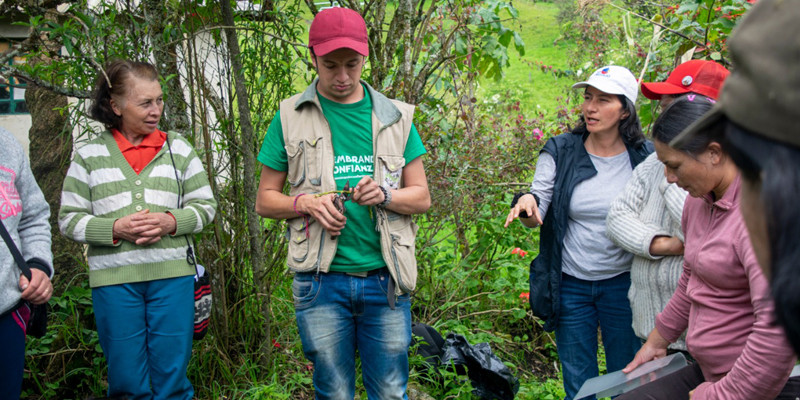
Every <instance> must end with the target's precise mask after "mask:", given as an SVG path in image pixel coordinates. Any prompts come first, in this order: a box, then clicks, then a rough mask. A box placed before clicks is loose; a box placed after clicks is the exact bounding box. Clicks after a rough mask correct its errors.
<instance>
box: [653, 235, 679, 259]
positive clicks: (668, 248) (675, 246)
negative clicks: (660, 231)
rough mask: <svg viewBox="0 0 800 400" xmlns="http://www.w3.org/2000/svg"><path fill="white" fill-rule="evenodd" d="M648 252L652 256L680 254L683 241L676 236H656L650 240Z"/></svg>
mask: <svg viewBox="0 0 800 400" xmlns="http://www.w3.org/2000/svg"><path fill="white" fill-rule="evenodd" d="M650 254H651V255H654V256H682V255H683V242H681V240H680V239H678V237H677V236H656V237H654V238H653V241H652V242H650Z"/></svg>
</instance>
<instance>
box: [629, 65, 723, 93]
mask: <svg viewBox="0 0 800 400" xmlns="http://www.w3.org/2000/svg"><path fill="white" fill-rule="evenodd" d="M729 74H730V72H729V71H728V70H727V69H725V67H723V66H722V65H720V64H718V63H715V62H714V61H707V60H691V61H687V62H685V63H683V64H681V65H678V66H677V67H676V68H675V70H674V71H672V73H671V74H669V77H667V80H666V81H665V82H647V83H642V94H643V95H644V97H647V98H648V99H650V100H661V96H663V95H665V94H683V93H689V92H693V93H697V94H702V95H703V96H706V97H710V98H712V99H715V100H716V99H717V98H718V97H719V91H720V89H722V82H724V81H725V78H727V77H728V75H729Z"/></svg>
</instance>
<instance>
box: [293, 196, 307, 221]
mask: <svg viewBox="0 0 800 400" xmlns="http://www.w3.org/2000/svg"><path fill="white" fill-rule="evenodd" d="M305 195H306V194H305V193H300V194H298V195H297V196H294V204H293V205H292V208H294V212H295V213H297V215H299V216H301V217H307V216H308V214H303V213H301V212H300V211H297V199H299V198H300V197H302V196H305Z"/></svg>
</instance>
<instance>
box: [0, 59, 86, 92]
mask: <svg viewBox="0 0 800 400" xmlns="http://www.w3.org/2000/svg"><path fill="white" fill-rule="evenodd" d="M0 73H1V74H2V75H8V76H14V77H17V78H22V79H25V80H26V81H28V82H30V83H33V84H34V85H36V86H39V87H40V88H43V89H47V90H50V91H52V92H54V93H58V94H60V95H64V96H69V97H76V98H79V99H91V98H92V92H90V91H88V90H80V89H72V88H65V87H62V86H57V85H54V84H53V83H52V82H48V81H45V80H43V79H41V78H39V77H35V76H33V75H31V74H29V73H27V72H25V71H22V70H20V69H18V68H15V67H14V66H11V65H0Z"/></svg>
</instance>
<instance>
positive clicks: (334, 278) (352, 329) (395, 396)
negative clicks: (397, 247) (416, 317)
mask: <svg viewBox="0 0 800 400" xmlns="http://www.w3.org/2000/svg"><path fill="white" fill-rule="evenodd" d="M390 279H392V278H391V277H390V276H389V274H388V272H386V270H383V271H381V272H380V273H377V274H374V275H371V276H368V277H365V278H360V277H355V276H350V275H345V274H341V273H339V274H334V273H329V274H315V273H305V274H296V275H295V276H294V282H293V283H292V292H293V295H294V304H295V315H296V316H297V327H298V328H299V331H300V340H301V341H302V342H303V352H304V353H305V356H306V358H308V359H309V360H310V361H311V362H312V363H314V390H315V394H316V398H317V399H320V400H352V399H353V397H354V396H355V373H356V371H355V366H356V350H358V353H359V354H360V356H361V370H362V373H363V377H364V386H365V388H366V389H367V396H368V397H369V398H370V399H380V400H408V397H407V396H406V385H407V384H408V346H409V345H410V344H411V301H410V299H409V295H408V294H405V295H402V296H399V297H397V299H396V305H395V309H394V310H392V309H391V308H390V307H389V302H388V301H387V297H386V291H387V286H388V283H389V280H390Z"/></svg>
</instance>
